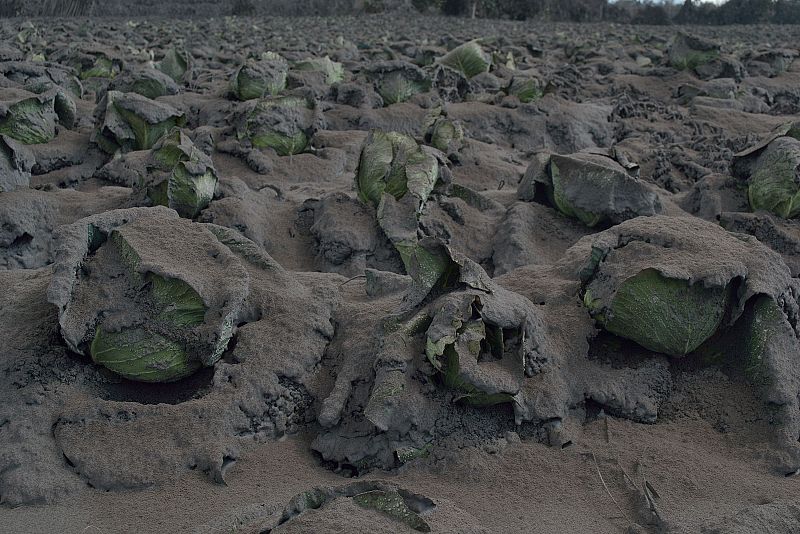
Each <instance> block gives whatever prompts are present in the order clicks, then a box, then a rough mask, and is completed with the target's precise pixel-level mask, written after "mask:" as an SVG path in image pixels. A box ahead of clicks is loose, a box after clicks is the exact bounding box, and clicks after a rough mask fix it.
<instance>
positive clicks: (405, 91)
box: [366, 61, 431, 105]
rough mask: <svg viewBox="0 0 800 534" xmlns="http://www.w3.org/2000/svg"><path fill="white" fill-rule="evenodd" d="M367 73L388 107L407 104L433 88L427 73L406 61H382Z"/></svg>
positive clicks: (372, 66) (371, 67)
mask: <svg viewBox="0 0 800 534" xmlns="http://www.w3.org/2000/svg"><path fill="white" fill-rule="evenodd" d="M366 71H367V76H368V77H369V79H370V80H372V82H373V83H374V84H375V90H376V91H377V92H378V94H379V95H381V98H383V102H384V104H386V105H391V104H397V103H399V102H405V101H406V100H408V99H409V98H411V97H412V96H414V95H416V94H419V93H424V92H426V91H429V90H430V88H431V81H430V79H429V78H428V76H427V75H426V74H425V72H424V71H423V70H422V69H421V68H419V67H417V66H416V65H413V64H411V63H407V62H405V61H381V62H378V63H375V64H373V65H370V66H369V67H368V68H367V70H366Z"/></svg>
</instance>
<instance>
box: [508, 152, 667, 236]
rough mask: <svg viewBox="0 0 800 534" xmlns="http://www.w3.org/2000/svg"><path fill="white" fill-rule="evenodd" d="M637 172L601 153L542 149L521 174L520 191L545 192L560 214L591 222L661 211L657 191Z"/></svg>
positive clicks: (523, 195) (523, 194) (526, 195)
mask: <svg viewBox="0 0 800 534" xmlns="http://www.w3.org/2000/svg"><path fill="white" fill-rule="evenodd" d="M623 161H624V160H623ZM630 167H631V169H630V170H631V171H633V170H635V169H636V166H635V165H630ZM634 174H635V173H633V174H632V173H631V172H629V170H628V169H626V167H623V166H622V165H621V164H620V163H618V162H617V161H616V160H615V159H614V158H612V157H610V156H608V155H606V154H603V153H599V152H578V153H576V154H571V155H567V156H561V155H556V154H553V155H545V154H539V155H537V156H536V157H535V158H534V160H533V161H532V162H531V164H530V166H529V168H528V170H527V171H526V173H525V175H524V176H523V179H522V182H521V183H520V186H519V188H518V192H517V195H518V197H519V198H520V199H522V200H531V199H533V197H534V196H535V195H536V194H537V192H541V193H542V194H543V195H544V196H546V197H547V199H548V200H549V201H550V203H551V204H552V205H553V206H554V207H556V208H557V209H558V210H559V211H560V212H561V213H563V214H564V215H567V216H569V217H573V218H575V219H578V220H580V221H581V222H583V223H584V224H585V225H587V226H590V227H592V226H597V225H600V224H605V223H613V224H616V223H619V222H622V221H624V220H626V219H630V218H632V217H636V216H640V215H655V214H657V213H660V212H661V202H660V201H659V199H658V196H657V195H656V194H655V193H654V192H653V191H652V190H651V189H650V188H649V187H648V186H647V185H646V184H645V183H644V182H642V181H641V180H639V179H638V178H637V177H636V176H635V175H634Z"/></svg>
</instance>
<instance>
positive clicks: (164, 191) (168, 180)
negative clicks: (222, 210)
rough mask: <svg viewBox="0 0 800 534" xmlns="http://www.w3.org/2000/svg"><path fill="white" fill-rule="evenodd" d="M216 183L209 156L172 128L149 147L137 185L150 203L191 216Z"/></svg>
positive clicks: (211, 194) (207, 200)
mask: <svg viewBox="0 0 800 534" xmlns="http://www.w3.org/2000/svg"><path fill="white" fill-rule="evenodd" d="M216 186H217V172H216V169H215V168H214V164H213V162H212V161H211V158H210V157H209V156H208V155H206V154H205V153H204V152H203V151H201V150H200V149H198V148H197V147H196V146H195V145H194V143H193V142H192V140H191V139H190V138H189V136H188V135H187V134H186V133H185V132H184V131H183V130H181V129H178V128H176V129H174V130H173V131H171V132H170V133H169V134H167V135H165V136H164V137H162V138H161V140H160V141H159V142H158V143H156V145H155V146H154V147H153V149H152V150H151V152H150V156H149V158H148V161H147V164H146V174H145V176H144V177H143V180H142V183H141V185H140V186H139V188H140V189H142V190H143V191H144V192H145V193H146V195H147V197H148V198H149V199H150V201H151V202H152V203H153V204H156V205H161V206H167V207H169V208H172V209H174V210H175V211H177V212H178V214H179V215H180V216H181V217H186V218H188V219H192V218H194V217H196V216H197V215H198V214H199V213H200V211H201V210H203V209H205V208H206V207H208V205H209V203H210V202H211V199H212V198H213V197H214V190H215V189H216Z"/></svg>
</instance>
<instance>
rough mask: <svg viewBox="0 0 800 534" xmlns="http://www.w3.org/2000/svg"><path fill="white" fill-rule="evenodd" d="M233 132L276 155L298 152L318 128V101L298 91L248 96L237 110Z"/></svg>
mask: <svg viewBox="0 0 800 534" xmlns="http://www.w3.org/2000/svg"><path fill="white" fill-rule="evenodd" d="M235 122H236V136H237V139H239V141H240V142H241V143H245V144H247V145H249V146H250V147H252V148H256V149H260V148H271V149H273V150H275V152H276V153H277V154H278V155H279V156H291V155H293V154H299V153H301V152H303V151H305V150H306V148H307V147H308V146H309V143H310V140H311V137H312V136H313V135H314V133H315V132H316V131H317V130H318V129H319V128H320V125H321V122H322V113H321V111H320V109H319V105H318V103H317V102H316V101H315V100H313V99H311V98H308V97H305V96H301V95H287V96H279V97H267V98H260V99H257V100H250V101H248V102H245V103H243V104H241V107H240V108H239V110H238V111H237V117H236V119H235Z"/></svg>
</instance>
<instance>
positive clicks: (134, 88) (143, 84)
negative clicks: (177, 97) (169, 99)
mask: <svg viewBox="0 0 800 534" xmlns="http://www.w3.org/2000/svg"><path fill="white" fill-rule="evenodd" d="M108 88H109V90H111V91H119V92H121V93H136V94H139V95H142V96H144V97H147V98H150V99H156V98H158V97H160V96H167V95H174V94H177V93H178V85H177V84H176V83H175V81H174V80H173V79H172V78H171V77H169V76H168V75H167V74H165V73H163V72H161V71H160V70H156V69H152V68H141V69H136V70H124V71H122V73H121V74H120V75H119V76H117V77H116V78H114V80H113V81H112V82H111V84H110V85H109V87H108Z"/></svg>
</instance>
